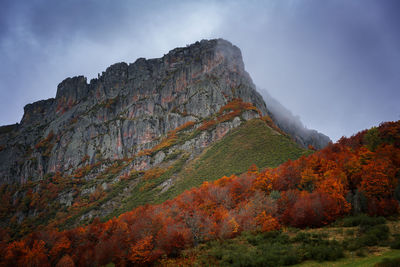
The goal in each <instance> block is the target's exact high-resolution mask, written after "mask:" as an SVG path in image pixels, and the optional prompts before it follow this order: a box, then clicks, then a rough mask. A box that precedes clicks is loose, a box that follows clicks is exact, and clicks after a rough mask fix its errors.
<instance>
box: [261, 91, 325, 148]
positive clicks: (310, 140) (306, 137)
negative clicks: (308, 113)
mask: <svg viewBox="0 0 400 267" xmlns="http://www.w3.org/2000/svg"><path fill="white" fill-rule="evenodd" d="M257 90H258V91H259V92H260V93H261V95H262V96H263V98H264V101H265V103H266V105H267V109H268V110H269V111H270V112H271V114H270V115H271V117H272V119H273V120H274V122H275V123H276V124H277V125H278V126H279V127H280V128H281V129H282V130H284V131H285V132H287V133H289V135H291V136H292V138H293V139H294V140H295V141H296V142H297V143H299V144H301V145H302V146H304V147H306V144H311V145H312V146H313V147H314V148H316V149H321V148H324V147H325V146H327V145H328V144H329V142H332V140H331V139H330V138H329V137H328V136H326V135H324V134H323V133H319V132H318V131H316V130H314V129H308V128H307V127H306V126H304V124H303V123H302V122H301V120H300V117H299V116H298V115H297V116H295V115H293V113H292V112H291V111H290V110H289V109H287V108H286V107H284V106H283V105H282V104H281V103H280V102H279V101H278V100H276V99H275V98H274V97H272V96H271V95H270V94H269V93H268V91H267V90H265V89H260V88H258V89H257Z"/></svg>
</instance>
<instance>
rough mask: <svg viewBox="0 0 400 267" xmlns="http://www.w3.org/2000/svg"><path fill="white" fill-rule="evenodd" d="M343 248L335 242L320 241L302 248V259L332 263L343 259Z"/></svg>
mask: <svg viewBox="0 0 400 267" xmlns="http://www.w3.org/2000/svg"><path fill="white" fill-rule="evenodd" d="M343 256H344V254H343V247H342V246H341V244H339V242H337V241H326V240H324V241H321V242H318V243H314V244H310V245H306V246H305V247H304V258H305V259H309V260H316V261H320V262H321V261H334V260H337V259H340V258H343Z"/></svg>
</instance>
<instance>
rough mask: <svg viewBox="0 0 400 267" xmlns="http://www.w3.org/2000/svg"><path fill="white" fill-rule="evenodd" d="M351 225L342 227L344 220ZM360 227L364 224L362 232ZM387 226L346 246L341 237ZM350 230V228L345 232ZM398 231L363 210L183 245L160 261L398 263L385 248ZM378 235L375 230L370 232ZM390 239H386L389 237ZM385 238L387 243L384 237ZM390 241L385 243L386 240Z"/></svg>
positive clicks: (396, 254)
mask: <svg viewBox="0 0 400 267" xmlns="http://www.w3.org/2000/svg"><path fill="white" fill-rule="evenodd" d="M349 222H351V223H350V224H351V225H356V226H351V228H350V227H349V226H344V225H348V224H349ZM365 226H367V227H368V229H367V231H366V229H365ZM382 226H386V227H389V228H390V229H391V230H390V236H389V237H388V239H387V240H385V237H383V238H382V240H381V242H378V244H375V245H372V246H371V245H368V244H363V246H362V247H361V248H360V249H359V250H357V251H351V250H349V249H347V245H346V238H348V237H349V235H353V234H355V236H354V237H353V239H358V238H359V237H362V236H363V235H365V234H368V230H370V229H378V228H380V227H382ZM348 230H352V231H351V232H354V233H350V231H348ZM399 232H400V221H399V220H398V218H397V219H396V220H391V221H389V220H382V218H380V217H368V216H366V215H360V216H350V217H347V218H345V219H343V220H339V221H338V222H337V223H335V224H333V225H331V226H326V227H321V228H315V229H304V230H300V229H297V228H284V229H282V230H280V231H272V232H267V233H251V232H243V233H241V234H240V235H239V236H237V237H235V238H233V239H228V240H215V241H210V242H206V243H201V244H200V245H198V246H197V247H194V248H189V249H186V250H184V251H183V252H182V253H181V256H180V257H178V258H176V259H168V261H161V262H160V266H176V265H179V266H286V265H291V266H306V267H307V266H310V267H314V266H375V264H377V263H379V264H380V265H377V267H380V266H385V267H389V266H399V265H398V263H399V262H400V250H399V249H391V248H390V243H391V242H395V241H396V240H397V239H398V237H399V236H400V235H399ZM375 234H376V235H378V236H381V235H382V234H381V233H375ZM391 240H392V241H391ZM388 241H389V242H388ZM390 241H391V242H390Z"/></svg>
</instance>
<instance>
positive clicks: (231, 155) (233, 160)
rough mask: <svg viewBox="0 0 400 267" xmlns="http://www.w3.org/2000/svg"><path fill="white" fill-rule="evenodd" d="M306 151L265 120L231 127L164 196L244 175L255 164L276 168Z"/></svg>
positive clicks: (190, 166) (189, 167)
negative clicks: (204, 183) (268, 124)
mask: <svg viewBox="0 0 400 267" xmlns="http://www.w3.org/2000/svg"><path fill="white" fill-rule="evenodd" d="M306 153H309V152H308V151H307V150H305V149H303V148H301V147H300V146H299V145H297V144H296V143H294V142H293V141H292V140H291V139H290V138H288V137H287V136H283V135H281V134H279V133H277V132H276V131H274V130H272V129H271V128H270V127H269V126H267V124H266V123H265V122H264V121H262V120H260V119H254V120H250V121H247V122H245V123H244V124H243V125H241V126H239V127H238V128H236V129H234V130H232V131H231V132H230V133H228V134H227V135H226V136H225V137H224V138H223V139H221V140H220V141H218V142H217V143H215V144H214V145H212V146H211V147H210V148H209V149H207V150H206V151H205V152H203V153H202V154H201V155H200V157H198V158H197V159H195V160H193V161H192V162H191V163H190V164H188V165H187V166H186V168H184V169H183V171H182V172H181V173H179V175H178V179H177V182H176V184H175V185H174V186H173V187H172V188H170V189H169V190H168V191H167V192H166V193H165V194H164V197H163V199H168V198H172V197H174V196H177V195H178V194H180V193H182V192H183V191H185V190H186V189H190V188H193V187H196V186H199V185H201V184H202V183H203V182H204V181H213V180H216V179H218V178H221V177H222V176H224V175H226V176H230V175H232V174H241V173H243V172H246V171H247V169H248V168H249V167H250V165H251V164H253V163H255V164H256V165H257V166H258V167H259V168H264V167H277V166H278V165H280V164H282V163H284V162H285V161H287V160H288V159H292V160H294V159H297V158H299V157H300V156H302V155H304V154H306Z"/></svg>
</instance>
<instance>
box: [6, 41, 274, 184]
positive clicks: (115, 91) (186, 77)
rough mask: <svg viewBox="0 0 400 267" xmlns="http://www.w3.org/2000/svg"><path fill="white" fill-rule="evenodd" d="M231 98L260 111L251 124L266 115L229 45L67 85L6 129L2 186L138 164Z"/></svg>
mask: <svg viewBox="0 0 400 267" xmlns="http://www.w3.org/2000/svg"><path fill="white" fill-rule="evenodd" d="M232 99H242V100H243V102H249V103H252V104H253V105H254V106H255V107H257V109H258V110H259V111H260V114H258V113H257V112H255V111H253V112H252V111H249V112H248V115H247V117H246V118H247V119H249V118H254V117H257V116H259V115H266V114H267V108H266V105H265V103H264V101H263V99H262V97H261V96H260V95H259V94H258V93H257V91H256V90H255V86H254V84H253V82H252V80H251V78H250V76H249V75H248V73H247V72H246V71H245V69H244V64H243V61H242V56H241V52H240V50H239V49H238V48H237V47H236V46H233V45H232V44H231V43H229V42H228V41H225V40H222V39H218V40H209V41H207V40H203V41H201V42H196V43H195V44H192V45H190V46H187V47H184V48H176V49H174V50H172V51H170V52H169V53H168V54H166V55H164V56H163V57H162V58H156V59H148V60H146V59H143V58H139V59H137V60H136V62H134V63H131V64H127V63H117V64H114V65H112V66H110V67H108V68H107V69H106V71H105V72H103V73H102V74H101V75H99V77H98V78H97V79H92V80H91V81H90V83H87V80H86V78H85V77H83V76H78V77H73V78H67V79H65V80H64V81H63V82H61V83H60V84H59V85H58V88H57V94H56V97H55V99H48V100H42V101H38V102H35V103H33V104H28V105H26V106H25V108H24V116H23V118H22V120H21V123H20V124H18V125H14V126H12V127H11V126H3V127H2V128H0V148H1V149H0V162H1V163H0V183H15V182H17V183H23V182H25V181H27V180H38V179H42V178H43V177H44V176H45V175H46V174H48V173H55V172H62V173H71V172H72V170H75V169H77V168H78V167H80V166H82V164H83V159H84V158H85V160H86V159H88V160H89V162H90V163H91V164H95V163H96V162H98V161H100V160H102V161H104V160H115V159H122V158H129V157H133V156H134V155H137V154H138V153H139V152H140V151H142V150H143V149H151V148H153V147H154V146H156V145H157V144H158V143H159V142H160V137H162V136H165V135H166V134H167V133H168V132H169V131H171V130H173V129H175V128H177V127H178V126H181V125H183V124H185V123H187V122H189V121H190V122H191V121H193V122H195V123H196V124H200V123H201V122H202V120H204V119H205V118H208V117H210V116H213V114H216V113H217V112H218V111H219V110H220V108H221V107H222V106H224V105H225V104H227V103H228V102H229V101H231V100H232ZM249 114H250V115H249ZM227 123H228V122H227ZM236 125H237V123H233V122H229V123H228V124H227V125H226V126H224V127H228V128H227V129H229V128H232V127H235V126H236ZM197 126H198V125H197ZM220 127H222V126H220ZM225 130H226V129H225ZM225 130H223V131H222V130H221V129H219V128H218V129H215V130H214V132H211V133H208V134H205V135H206V136H204V134H203V135H199V136H198V137H197V138H199V139H198V140H192V144H191V145H188V144H186V145H182V149H185V148H186V147H187V149H188V150H189V149H190V150H191V151H192V152H193V151H201V150H202V147H205V146H206V145H207V144H209V143H211V142H213V141H215V140H216V139H218V138H220V137H221V134H218V133H225V132H226V131H225ZM157 157H161V156H160V155H158V156H157ZM152 161H154V160H152V159H150V158H145V157H144V158H142V159H140V160H137V161H135V162H134V164H135V166H136V167H138V168H140V167H139V166H142V167H141V168H144V169H145V168H148V167H149V164H150V162H152ZM156 161H157V160H156ZM158 161H160V159H158ZM146 166H147V167H146Z"/></svg>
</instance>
